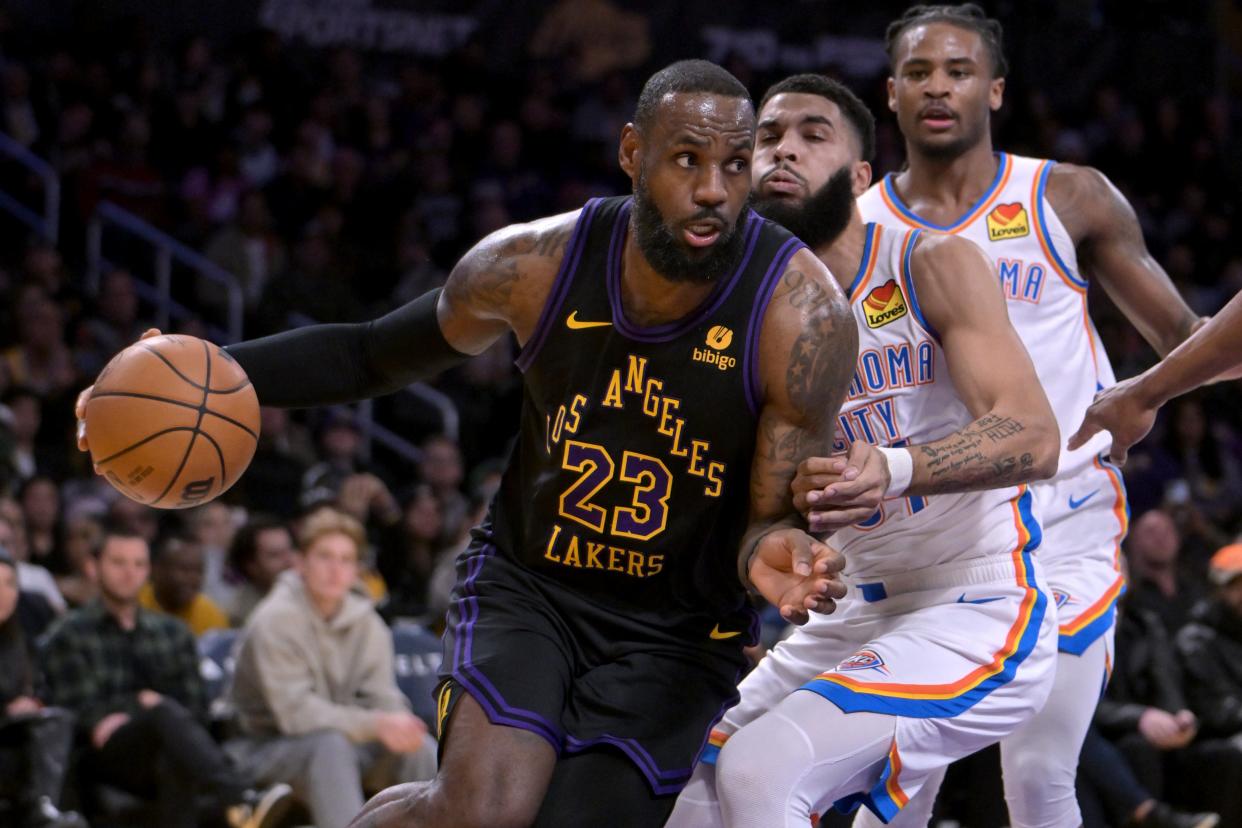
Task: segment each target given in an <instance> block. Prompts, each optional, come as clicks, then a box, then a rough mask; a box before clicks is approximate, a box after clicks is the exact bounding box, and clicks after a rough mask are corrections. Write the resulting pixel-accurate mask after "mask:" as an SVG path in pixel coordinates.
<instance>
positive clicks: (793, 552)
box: [750, 529, 846, 624]
mask: <svg viewBox="0 0 1242 828" xmlns="http://www.w3.org/2000/svg"><path fill="white" fill-rule="evenodd" d="M844 568H845V557H844V556H843V555H842V554H841V553H840V552H838V551H837V550H835V549H833V548H832V547H831V546H828V545H826V544H823V543H820V542H819V541H817V540H815V538H813V537H811V536H810V535H808V534H807V533H806V532H803V531H802V530H801V529H778V530H775V531H772V532H769V533H768V534H766V535H764V536H763V537H762V538H760V539H759V543H758V544H757V545H756V546H755V551H754V554H753V555H752V556H751V559H750V581H751V583H752V584H754V585H755V588H756V589H758V590H759V593H760V594H761V595H763V597H764V598H766V599H767V600H768V602H769V603H771V604H772V605H773V606H776V607H777V608H779V609H780V612H781V617H782V618H784V619H785V620H786V621H789V622H790V623H793V624H805V623H806V621H807V619H808V618H809V617H810V616H809V615H808V613H809V612H811V611H814V612H824V613H827V612H832V611H833V610H834V609H835V608H836V599H837V598H844V597H845V591H846V590H845V583H844V582H843V581H842V580H841V577H840V575H841V570H842V569H844Z"/></svg>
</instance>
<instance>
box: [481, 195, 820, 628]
mask: <svg viewBox="0 0 1242 828" xmlns="http://www.w3.org/2000/svg"><path fill="white" fill-rule="evenodd" d="M630 208H631V201H630V199H629V198H609V199H595V200H592V201H590V202H588V203H587V205H586V206H585V207H584V208H583V210H582V213H581V216H580V217H579V219H578V222H577V226H576V228H575V230H574V233H573V235H572V237H571V238H570V241H569V244H568V246H567V247H566V250H565V257H564V262H563V264H562V265H561V269H560V272H559V273H558V274H557V276H556V279H555V282H554V283H553V285H552V289H551V291H550V293H549V295H548V299H547V302H546V304H545V306H544V309H543V312H542V315H541V316H540V319H539V322H538V324H537V326H536V329H535V331H534V333H533V334H532V335H531V337H530V340H529V341H528V342H527V343H526V345H525V347H524V349H523V350H522V353H521V354H520V355H519V357H518V360H517V365H518V367H519V368H520V369H521V370H522V371H523V372H524V373H525V396H524V401H523V408H522V421H521V432H520V437H519V442H518V445H517V446H516V448H515V449H514V453H513V456H512V457H511V458H510V462H509V465H508V467H507V468H506V470H505V473H504V478H503V481H502V483H501V488H500V492H499V494H498V496H497V499H496V502H495V503H494V504H493V513H492V519H491V521H490V535H491V541H492V542H493V543H494V544H495V545H496V547H497V548H498V549H499V550H500V552H501V553H502V554H505V555H507V556H509V557H511V558H513V559H516V560H517V561H519V562H520V563H521V564H522V565H524V566H526V567H528V568H530V569H531V570H533V571H535V572H537V573H539V574H541V575H543V576H546V577H548V578H550V579H553V580H555V581H557V582H560V583H562V584H564V585H566V586H568V587H569V588H570V589H573V590H574V591H576V592H579V593H581V594H582V595H584V596H585V597H587V598H589V599H592V600H596V601H599V602H601V603H604V604H608V605H613V606H617V607H619V608H624V609H625V610H626V611H628V612H637V613H640V614H643V615H647V614H648V613H649V614H650V617H652V618H664V619H670V620H671V619H673V618H675V617H685V616H686V615H687V614H689V615H695V616H699V615H722V614H724V613H727V612H730V611H733V610H736V609H737V608H738V607H739V606H740V605H741V603H742V600H743V594H742V589H741V586H740V584H739V583H738V579H737V574H736V572H737V568H736V560H737V553H738V547H739V543H740V541H741V537H742V534H743V532H744V531H745V529H746V524H747V517H748V508H749V478H750V467H751V461H752V456H753V454H754V448H755V428H756V422H757V414H758V411H759V409H760V407H761V406H762V402H763V401H762V398H761V395H762V389H761V387H760V385H759V382H758V364H757V363H758V345H759V329H760V326H761V324H762V321H763V317H764V312H765V310H766V308H767V305H768V301H769V300H770V298H771V295H772V292H773V290H774V288H775V286H776V284H777V282H778V281H779V280H780V276H781V274H782V273H783V272H784V270H785V266H786V264H787V263H788V261H789V259H790V258H791V257H792V256H793V254H794V253H795V252H796V251H797V250H798V249H800V248H801V247H803V245H802V243H801V242H800V241H798V239H796V238H794V237H793V236H792V235H790V234H789V232H788V231H786V230H784V229H783V228H781V227H780V226H778V225H776V224H773V223H772V222H769V221H766V220H765V219H763V218H761V217H760V216H758V215H757V214H755V213H754V212H753V211H751V210H749V209H747V210H746V211H745V212H744V214H743V215H742V216H741V217H740V218H739V223H738V228H737V231H738V232H739V233H742V234H743V240H744V246H743V250H744V253H743V256H742V259H741V260H740V263H739V264H738V265H737V267H736V269H735V270H734V271H733V272H732V273H722V274H719V275H718V276H717V277H716V280H715V284H714V287H713V289H712V291H711V292H710V293H709V295H708V296H707V298H706V299H705V300H704V301H703V302H702V303H700V305H699V306H698V307H697V308H696V309H695V310H693V311H691V312H690V313H689V314H687V315H686V316H684V317H683V318H682V319H680V320H678V321H676V322H671V323H668V324H663V325H659V326H655V327H639V326H637V325H635V324H634V323H632V322H630V321H629V320H628V319H627V318H626V316H625V310H624V308H623V307H622V300H621V257H622V250H623V248H624V242H625V238H626V234H627V232H629V218H630Z"/></svg>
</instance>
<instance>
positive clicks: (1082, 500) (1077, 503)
mask: <svg viewBox="0 0 1242 828" xmlns="http://www.w3.org/2000/svg"><path fill="white" fill-rule="evenodd" d="M1099 493H1100V490H1099V489H1096V490H1095V491H1093V492H1092V493H1091V494H1089V495H1087V496H1086V497H1084V498H1080V499H1078V500H1075V499H1074V496H1073V495H1070V496H1069V507H1070V508H1071V509H1077V508H1078V507H1079V506H1081V505H1082V504H1084V503H1086V502H1087V501H1088V500H1090V499H1091V498H1093V497H1095V496H1096V495H1097V494H1099Z"/></svg>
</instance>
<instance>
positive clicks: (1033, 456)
mask: <svg viewBox="0 0 1242 828" xmlns="http://www.w3.org/2000/svg"><path fill="white" fill-rule="evenodd" d="M911 273H912V275H913V277H914V285H915V290H916V291H917V293H918V299H919V305H920V306H921V307H922V309H923V313H924V316H925V318H926V319H927V321H928V323H929V324H930V325H931V327H932V328H933V329H935V331H936V332H937V333H938V335H939V339H940V344H941V347H942V348H943V349H944V354H945V360H946V362H947V363H948V366H949V373H950V375H951V378H952V380H953V385H954V388H955V389H956V390H957V395H958V397H959V398H960V399H961V401H962V403H963V404H964V405H965V407H966V410H967V411H969V412H970V414H971V416H972V417H975V418H976V419H975V420H974V421H973V422H971V423H970V424H969V425H967V426H966V427H964V428H962V429H960V430H958V431H955V432H953V433H952V434H949V435H948V436H946V437H944V438H942V439H940V440H936V441H935V442H931V443H927V444H924V445H915V446H910V447H909V451H910V454H911V457H912V459H913V470H912V475H911V478H910V485H909V487H908V488H907V489H906V490H905V492H907V493H909V494H911V495H930V494H937V493H944V492H965V491H971V490H975V489H992V488H997V487H999V486H1006V485H1011V484H1014V483H1024V482H1027V481H1030V480H1038V479H1041V478H1045V477H1051V476H1052V475H1053V474H1055V473H1056V469H1057V460H1058V457H1059V450H1060V436H1059V432H1058V429H1057V422H1056V419H1055V417H1054V416H1053V413H1052V408H1051V407H1050V406H1049V404H1048V398H1047V397H1046V396H1045V395H1044V391H1043V387H1042V386H1041V385H1040V383H1039V379H1038V377H1036V375H1035V367H1034V365H1032V363H1031V359H1030V357H1029V356H1028V355H1027V352H1026V349H1025V348H1024V347H1023V346H1022V341H1021V340H1020V339H1019V338H1018V334H1017V332H1016V331H1014V329H1013V326H1012V325H1010V324H1009V316H1008V314H1007V312H1006V310H1005V299H1004V297H1003V296H1002V295H1001V292H1000V290H999V289H998V287H997V283H996V275H995V273H994V271H993V270H992V266H991V263H990V262H989V261H988V259H987V257H986V256H985V255H984V254H983V251H981V250H980V249H979V248H978V247H976V246H975V245H974V244H972V243H970V242H968V241H965V240H963V239H958V238H956V237H953V236H940V235H932V236H927V237H924V238H923V239H922V240H921V241H920V242H919V245H918V247H916V248H915V251H914V253H913V255H912V258H911ZM889 481H890V474H889V469H888V463H887V461H886V460H885V457H884V455H883V454H882V453H881V452H879V451H876V450H875V449H874V448H873V447H871V446H870V445H868V444H867V443H866V442H865V441H862V440H859V441H856V442H855V443H854V444H853V445H852V446H851V447H850V454H849V457H848V458H844V459H843V458H831V457H826V456H824V457H816V458H813V459H811V460H808V461H807V462H805V463H803V465H802V467H801V468H800V469H799V475H798V478H797V480H796V481H795V483H794V491H795V494H796V496H797V499H796V502H797V505H798V508H799V509H800V510H802V511H804V512H809V515H808V518H809V520H810V526H811V529H813V530H815V531H826V530H829V529H838V528H840V527H842V526H849V525H851V524H853V523H857V522H858V521H860V520H865V519H866V518H868V517H870V516H871V514H872V513H873V512H874V511H875V509H876V508H877V507H878V506H879V505H880V501H881V500H883V497H884V493H885V491H886V490H887V489H888V486H889Z"/></svg>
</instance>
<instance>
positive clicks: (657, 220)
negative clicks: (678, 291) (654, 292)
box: [633, 173, 746, 282]
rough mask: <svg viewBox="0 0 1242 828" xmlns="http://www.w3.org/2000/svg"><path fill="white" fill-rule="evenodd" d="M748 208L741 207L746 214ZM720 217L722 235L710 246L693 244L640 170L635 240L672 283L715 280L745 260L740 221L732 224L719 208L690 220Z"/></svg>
mask: <svg viewBox="0 0 1242 828" xmlns="http://www.w3.org/2000/svg"><path fill="white" fill-rule="evenodd" d="M745 211H746V208H745V207H743V208H742V214H744V213H745ZM703 219H718V220H719V221H721V222H723V223H724V225H725V226H724V229H723V230H721V231H720V238H718V239H716V241H715V242H713V243H712V245H711V246H710V247H697V248H696V247H691V246H690V245H688V244H686V243H685V242H683V241H682V240H681V239H680V238H679V237H678V236H677V234H676V233H674V232H673V230H672V228H670V227H669V224H668V221H666V220H665V218H664V214H663V213H661V212H660V208H659V207H657V206H656V203H655V202H654V201H653V200H652V199H651V194H650V193H649V192H648V191H647V181H646V179H645V178H644V177H643V175H642V174H641V173H640V174H639V176H638V185H637V186H636V187H635V188H634V212H633V222H634V224H633V227H634V239H635V241H637V242H638V249H639V250H640V251H641V252H642V254H643V258H645V259H646V260H647V263H648V264H650V265H651V267H652V268H653V269H654V270H655V272H656V273H659V274H660V275H661V276H663V277H664V278H665V279H668V280H669V281H670V282H712V281H715V280H716V279H717V278H718V277H722V276H726V275H728V274H730V273H732V272H733V270H734V269H735V268H736V267H737V265H738V262H740V261H741V260H742V254H743V252H744V251H743V244H744V242H745V238H744V234H742V233H740V232H738V225H739V222H734V223H733V224H731V225H730V224H729V223H728V222H727V221H726V220H725V217H724V216H723V215H722V214H721V213H719V212H718V211H716V210H708V209H704V210H700V211H699V212H697V213H695V214H694V215H693V216H691V217H690V218H689V219H687V220H686V221H687V223H691V222H695V221H701V220H703Z"/></svg>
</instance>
